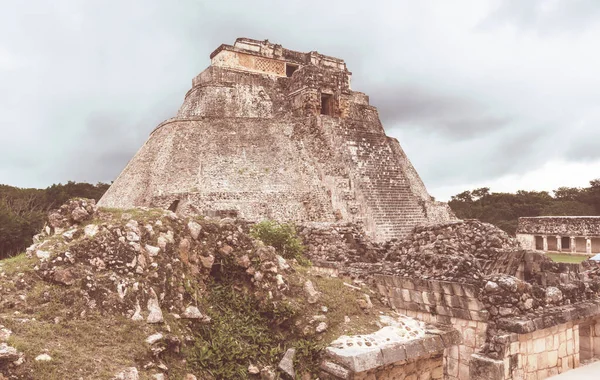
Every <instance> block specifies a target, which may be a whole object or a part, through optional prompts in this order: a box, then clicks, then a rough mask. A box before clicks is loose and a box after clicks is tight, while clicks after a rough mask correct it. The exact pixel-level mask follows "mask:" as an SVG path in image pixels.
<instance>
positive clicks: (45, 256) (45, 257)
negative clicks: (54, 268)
mask: <svg viewBox="0 0 600 380" xmlns="http://www.w3.org/2000/svg"><path fill="white" fill-rule="evenodd" d="M35 255H36V256H37V258H38V259H41V260H48V259H49V258H50V252H47V251H42V250H39V249H38V250H37V251H36V252H35Z"/></svg>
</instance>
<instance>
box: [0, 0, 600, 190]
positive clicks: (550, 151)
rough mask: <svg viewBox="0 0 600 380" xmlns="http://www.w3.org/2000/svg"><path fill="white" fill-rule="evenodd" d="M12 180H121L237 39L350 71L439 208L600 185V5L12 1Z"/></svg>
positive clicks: (0, 120) (3, 148)
mask: <svg viewBox="0 0 600 380" xmlns="http://www.w3.org/2000/svg"><path fill="white" fill-rule="evenodd" d="M0 10H1V11H0V136H1V137H0V183H5V184H10V185H14V186H19V187H46V186H48V185H50V184H52V183H58V182H63V183H64V182H66V181H68V180H76V181H89V182H97V181H103V182H110V181H111V180H113V179H114V178H115V177H116V176H117V175H118V173H119V172H120V171H121V170H122V169H123V167H124V166H125V165H126V163H127V161H128V160H129V159H130V158H131V157H132V156H133V154H134V153H135V152H136V150H137V149H138V148H139V147H140V146H141V145H142V144H143V142H144V141H145V140H146V138H147V136H148V134H149V132H150V131H151V130H152V129H153V128H154V127H155V126H156V125H157V124H158V123H160V122H161V121H162V120H164V119H166V118H168V117H171V116H174V114H175V113H176V111H177V109H178V108H179V105H180V104H181V102H182V101H183V97H184V95H185V93H186V91H187V90H188V89H189V87H190V85H191V79H192V78H193V77H194V76H195V75H196V74H198V73H199V72H200V71H202V70H203V69H204V68H205V67H206V66H208V64H209V58H208V56H209V54H210V53H211V52H212V50H214V49H215V48H216V47H217V46H218V45H219V44H221V43H229V44H231V43H233V42H234V40H235V38H236V37H242V36H243V37H250V38H255V39H269V40H270V41H271V42H276V43H280V44H282V45H283V46H285V47H287V48H290V49H294V50H300V51H311V50H316V51H319V52H321V53H324V54H328V55H333V56H337V57H340V58H343V59H345V60H346V62H347V64H348V67H349V69H350V70H351V71H352V72H353V88H354V89H355V90H358V91H363V92H366V93H367V94H368V95H369V96H370V98H371V103H372V104H373V105H375V106H376V107H378V108H379V111H380V116H381V118H382V121H383V123H384V126H385V127H386V130H387V133H388V134H389V135H391V136H394V137H396V138H398V139H399V140H400V143H401V145H402V146H403V148H404V150H405V151H406V152H407V154H408V156H409V157H410V159H411V160H412V162H413V164H414V165H415V167H416V168H417V170H418V171H419V173H420V174H421V176H422V178H423V180H424V181H425V183H426V185H427V187H428V188H429V190H430V193H431V194H432V195H434V196H435V197H436V198H438V199H448V198H449V197H450V196H451V195H454V194H456V193H459V192H461V191H463V190H466V189H472V188H475V187H481V186H488V187H491V189H492V191H497V192H498V191H515V190H518V189H527V190H534V189H535V190H552V189H555V188H557V187H558V186H562V185H567V186H586V185H587V184H588V182H589V180H591V179H593V178H597V177H600V106H599V105H600V90H599V89H600V50H599V49H598V41H600V1H598V0H527V1H525V0H504V1H499V0H489V1H488V0H472V1H466V0H464V1H463V0H454V1H447V0H438V1H435V0H430V1H412V0H411V1H403V0H402V1H401V0H390V1H367V2H365V1H354V0H341V1H337V0H331V1H322V0H319V1H312V0H311V1H309V0H298V1H297V0H285V1H283V0H271V1H266V0H254V1H242V0H238V1H233V0H232V1H227V0H219V1H217V0H177V1H169V0H79V1H77V0H54V1H47V0H28V1H22V0H0Z"/></svg>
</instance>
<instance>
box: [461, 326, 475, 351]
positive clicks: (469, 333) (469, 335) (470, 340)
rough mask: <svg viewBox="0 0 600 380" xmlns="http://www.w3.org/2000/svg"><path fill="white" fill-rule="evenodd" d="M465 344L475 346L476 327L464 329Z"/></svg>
mask: <svg viewBox="0 0 600 380" xmlns="http://www.w3.org/2000/svg"><path fill="white" fill-rule="evenodd" d="M463 344H465V345H466V346H469V347H475V329H473V328H471V327H469V328H467V329H465V330H464V331H463Z"/></svg>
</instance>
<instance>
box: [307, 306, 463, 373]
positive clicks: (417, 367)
mask: <svg viewBox="0 0 600 380" xmlns="http://www.w3.org/2000/svg"><path fill="white" fill-rule="evenodd" d="M402 318H405V319H406V317H402ZM409 319H410V318H409ZM413 322H416V324H414V323H411V324H410V328H409V327H408V326H406V325H404V326H403V325H396V326H394V327H392V326H386V327H384V328H382V329H381V330H379V331H377V332H375V333H372V334H368V335H356V336H342V337H340V338H338V339H336V340H335V341H334V342H332V343H331V345H330V346H329V347H327V348H326V349H325V355H324V359H323V361H322V363H321V373H320V376H319V378H320V379H331V380H341V379H344V380H367V379H368V380H384V379H385V380H398V379H401V380H404V379H408V380H417V379H427V380H432V379H436V380H437V379H442V378H443V377H444V368H443V363H444V362H443V353H444V351H445V350H448V349H450V348H452V347H455V346H456V345H457V344H459V343H460V342H461V340H462V338H461V335H460V333H459V332H458V331H457V330H455V329H453V328H451V327H447V326H439V325H438V326H435V325H433V324H428V325H425V324H423V322H417V321H414V320H413ZM399 334H400V335H399Z"/></svg>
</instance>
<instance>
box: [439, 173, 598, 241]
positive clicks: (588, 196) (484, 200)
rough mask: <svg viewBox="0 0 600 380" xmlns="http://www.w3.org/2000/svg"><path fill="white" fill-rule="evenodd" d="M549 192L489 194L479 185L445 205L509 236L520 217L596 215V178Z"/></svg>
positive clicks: (461, 214)
mask: <svg viewBox="0 0 600 380" xmlns="http://www.w3.org/2000/svg"><path fill="white" fill-rule="evenodd" d="M552 193H553V194H550V193H549V192H547V191H524V190H519V191H517V192H516V193H514V194H513V193H492V192H490V189H489V188H488V187H482V188H479V189H475V190H471V191H463V192H462V193H460V194H457V195H454V196H453V197H452V199H451V200H450V202H449V205H450V207H451V208H452V210H453V211H454V213H455V214H456V216H457V217H458V218H460V219H479V220H481V221H483V222H488V223H492V224H495V225H496V226H498V227H499V228H501V229H503V230H504V231H506V232H508V233H509V234H513V235H514V234H515V232H516V230H517V220H518V218H519V217H522V216H544V215H556V216H589V215H600V179H594V180H592V181H590V186H588V187H582V188H580V187H559V188H558V189H556V190H554V191H552Z"/></svg>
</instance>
